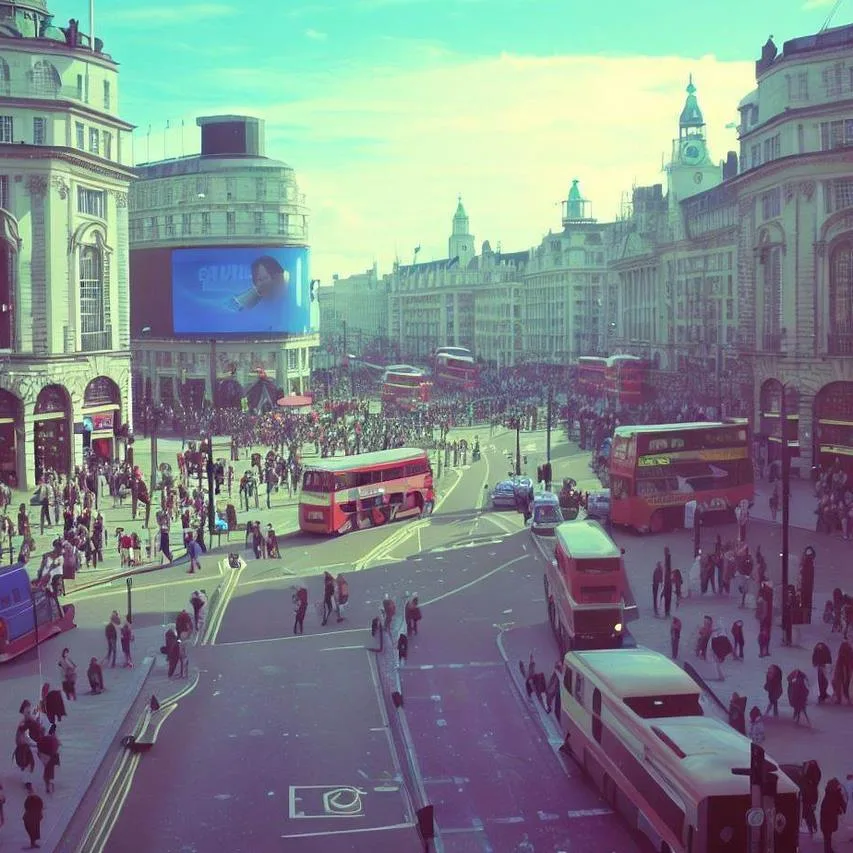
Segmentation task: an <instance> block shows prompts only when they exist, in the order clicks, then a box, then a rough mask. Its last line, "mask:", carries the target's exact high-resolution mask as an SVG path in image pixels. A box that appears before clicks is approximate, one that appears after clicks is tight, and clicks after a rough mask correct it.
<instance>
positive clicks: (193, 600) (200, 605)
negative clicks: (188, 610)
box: [190, 589, 207, 633]
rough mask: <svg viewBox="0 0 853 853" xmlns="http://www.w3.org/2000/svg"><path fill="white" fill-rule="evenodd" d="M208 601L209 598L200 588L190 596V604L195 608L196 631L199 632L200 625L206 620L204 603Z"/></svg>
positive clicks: (194, 622) (194, 625) (194, 621)
mask: <svg viewBox="0 0 853 853" xmlns="http://www.w3.org/2000/svg"><path fill="white" fill-rule="evenodd" d="M206 603H207V599H205V597H204V596H203V595H202V593H201V592H199V590H197V589H196V590H194V591H193V594H192V595H191V596H190V604H191V605H192V609H193V628H194V629H195V631H196V633H198V629H199V626H200V625H201V624H202V622H203V621H204V617H203V615H202V612H203V611H204V605H205V604H206Z"/></svg>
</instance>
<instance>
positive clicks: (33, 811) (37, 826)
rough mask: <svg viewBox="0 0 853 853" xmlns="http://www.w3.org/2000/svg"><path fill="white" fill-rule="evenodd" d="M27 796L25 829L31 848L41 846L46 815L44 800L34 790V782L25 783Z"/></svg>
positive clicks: (25, 800) (25, 801)
mask: <svg viewBox="0 0 853 853" xmlns="http://www.w3.org/2000/svg"><path fill="white" fill-rule="evenodd" d="M24 788H25V789H26V792H27V796H26V797H25V799H24V829H25V830H26V831H27V835H28V836H29V839H30V846H29V848H28V849H29V850H34V849H35V848H37V847H38V846H39V843H38V842H39V840H40V839H41V821H42V818H43V817H44V800H43V799H42V798H41V797H40V796H39V795H38V794H37V793H36V792H35V791H34V790H33V783H32V782H27V783H26V784H25V785H24Z"/></svg>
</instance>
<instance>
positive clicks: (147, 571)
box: [67, 554, 189, 595]
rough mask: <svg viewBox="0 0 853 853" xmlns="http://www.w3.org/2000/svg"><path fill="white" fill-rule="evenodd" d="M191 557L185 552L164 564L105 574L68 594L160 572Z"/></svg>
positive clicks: (187, 560) (186, 561) (185, 561)
mask: <svg viewBox="0 0 853 853" xmlns="http://www.w3.org/2000/svg"><path fill="white" fill-rule="evenodd" d="M188 562H189V558H188V557H187V556H186V554H184V555H183V556H182V557H178V558H177V559H175V560H172V562H171V563H164V564H163V565H162V566H140V567H138V568H133V569H130V570H128V571H126V572H117V573H116V574H113V575H104V577H102V578H99V579H98V580H93V581H91V582H89V583H84V584H81V585H80V586H75V587H74V589H73V590H71V591H70V592H69V593H67V595H74V594H75V593H78V592H83V590H86V589H92V588H93V587H96V586H103V585H104V584H108V583H112V582H113V581H119V580H122V578H129V577H133V576H134V575H147V574H151V572H159V571H161V570H163V569H168V568H171V567H172V566H180V565H182V564H183V563H188Z"/></svg>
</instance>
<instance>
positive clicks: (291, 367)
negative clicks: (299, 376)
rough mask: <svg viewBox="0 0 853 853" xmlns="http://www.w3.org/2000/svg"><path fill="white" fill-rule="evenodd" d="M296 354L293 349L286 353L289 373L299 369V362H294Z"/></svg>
mask: <svg viewBox="0 0 853 853" xmlns="http://www.w3.org/2000/svg"><path fill="white" fill-rule="evenodd" d="M296 358H297V352H296V350H295V349H289V350H288V351H287V370H288V372H289V373H292V372H294V371H296V370H297V369H298V367H299V362H298V361H297V360H296Z"/></svg>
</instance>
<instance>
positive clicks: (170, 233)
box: [166, 213, 175, 237]
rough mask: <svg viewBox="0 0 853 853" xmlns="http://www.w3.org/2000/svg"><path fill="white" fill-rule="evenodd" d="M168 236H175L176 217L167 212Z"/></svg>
mask: <svg viewBox="0 0 853 853" xmlns="http://www.w3.org/2000/svg"><path fill="white" fill-rule="evenodd" d="M166 236H167V237H174V236H175V218H174V217H173V216H172V214H171V213H167V214H166Z"/></svg>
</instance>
